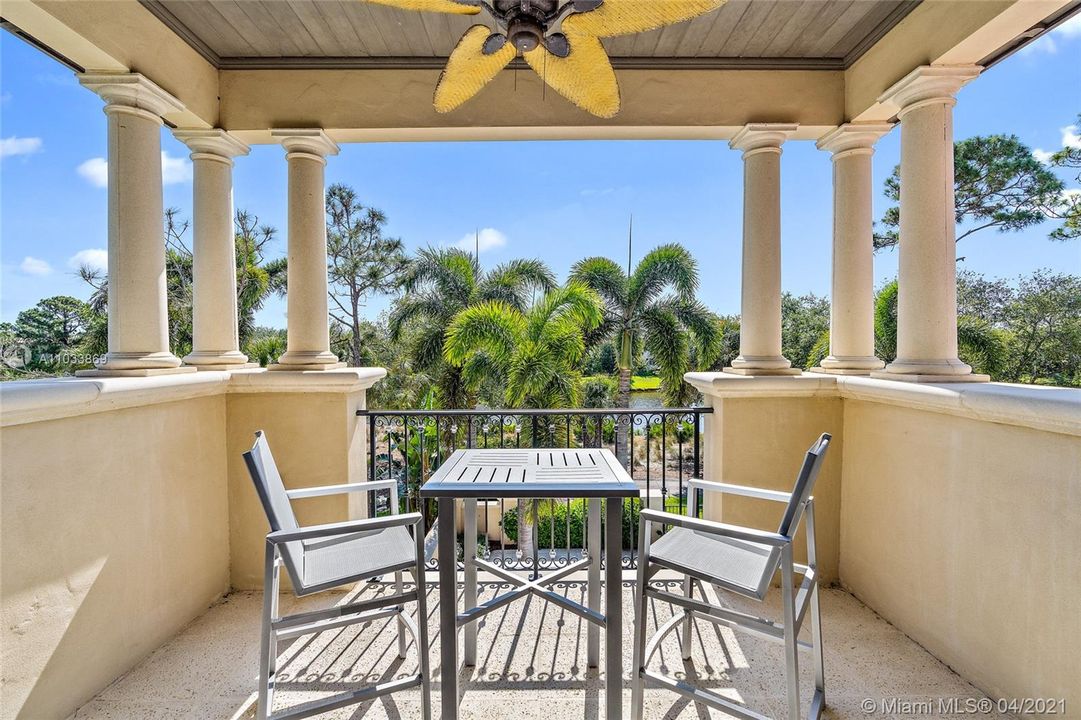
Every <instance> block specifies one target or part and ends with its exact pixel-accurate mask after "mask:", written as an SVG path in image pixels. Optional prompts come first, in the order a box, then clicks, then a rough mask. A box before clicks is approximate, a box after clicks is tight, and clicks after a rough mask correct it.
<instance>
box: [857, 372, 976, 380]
mask: <svg viewBox="0 0 1081 720" xmlns="http://www.w3.org/2000/svg"><path fill="white" fill-rule="evenodd" d="M871 377H872V378H875V379H876V380H899V381H900V382H909V383H981V382H991V376H990V375H980V374H978V373H969V374H968V375H931V374H926V373H891V372H890V371H889V370H878V371H875V372H873V373H871Z"/></svg>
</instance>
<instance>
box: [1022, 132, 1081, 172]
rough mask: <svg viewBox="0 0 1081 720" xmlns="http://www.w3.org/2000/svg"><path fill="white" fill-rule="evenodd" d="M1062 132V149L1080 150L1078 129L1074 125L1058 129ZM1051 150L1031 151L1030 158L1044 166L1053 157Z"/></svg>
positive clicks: (1080, 138) (1080, 141)
mask: <svg viewBox="0 0 1081 720" xmlns="http://www.w3.org/2000/svg"><path fill="white" fill-rule="evenodd" d="M1060 131H1061V132H1062V147H1064V148H1081V134H1078V132H1077V131H1078V127H1077V126H1076V125H1067V126H1066V127H1064V128H1060ZM1054 154H1055V153H1054V151H1052V150H1041V149H1040V148H1036V149H1035V150H1033V151H1032V157H1034V158H1036V159H1037V160H1039V161H1040V162H1042V163H1044V164H1045V165H1046V164H1047V163H1049V162H1051V156H1052V155H1054Z"/></svg>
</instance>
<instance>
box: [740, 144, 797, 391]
mask: <svg viewBox="0 0 1081 720" xmlns="http://www.w3.org/2000/svg"><path fill="white" fill-rule="evenodd" d="M796 128H797V126H796V125H776V124H769V125H765V124H763V125H747V126H745V127H744V128H743V129H742V130H740V131H739V132H738V133H737V134H736V136H735V137H734V138H732V142H731V143H730V146H731V147H732V148H734V149H736V150H742V151H743V276H742V290H741V303H740V322H739V357H737V358H736V359H735V360H733V361H732V367H727V368H725V369H724V371H725V372H731V373H737V374H740V375H799V374H800V372H801V371H800V370H798V369H793V368H792V363H791V362H789V361H788V360H787V359H786V358H785V357H783V356H782V355H781V145H782V144H784V141H785V140H787V139H788V137H789V136H790V135H791V134H792V133H794V132H795V131H796Z"/></svg>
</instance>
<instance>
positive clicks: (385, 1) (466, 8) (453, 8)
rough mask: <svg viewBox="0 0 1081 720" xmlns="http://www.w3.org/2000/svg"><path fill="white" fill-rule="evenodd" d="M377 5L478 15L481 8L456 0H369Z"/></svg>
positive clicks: (419, 10) (418, 10) (420, 10)
mask: <svg viewBox="0 0 1081 720" xmlns="http://www.w3.org/2000/svg"><path fill="white" fill-rule="evenodd" d="M367 1H368V2H370V3H374V4H376V5H388V6H390V7H396V8H401V9H402V10H415V11H417V12H440V13H451V14H452V15H476V14H477V13H479V12H480V8H479V7H478V6H476V5H463V4H462V3H460V2H455V0H367Z"/></svg>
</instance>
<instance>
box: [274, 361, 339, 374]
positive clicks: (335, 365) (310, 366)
mask: <svg viewBox="0 0 1081 720" xmlns="http://www.w3.org/2000/svg"><path fill="white" fill-rule="evenodd" d="M345 367H348V366H347V365H346V364H345V363H343V362H340V361H339V362H332V363H306V364H303V365H301V364H286V363H280V362H277V363H273V364H272V365H267V370H283V371H292V372H300V371H310V370H316V371H323V370H341V369H342V368H345Z"/></svg>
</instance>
